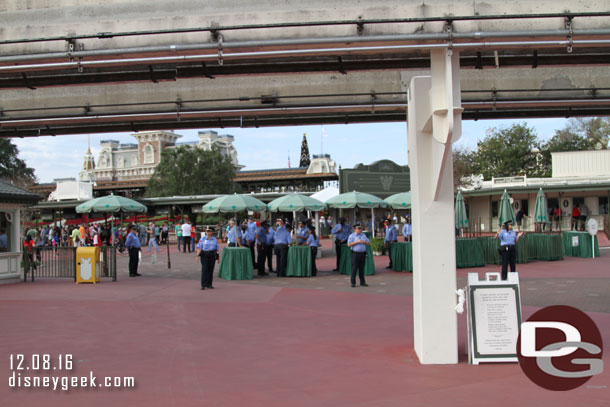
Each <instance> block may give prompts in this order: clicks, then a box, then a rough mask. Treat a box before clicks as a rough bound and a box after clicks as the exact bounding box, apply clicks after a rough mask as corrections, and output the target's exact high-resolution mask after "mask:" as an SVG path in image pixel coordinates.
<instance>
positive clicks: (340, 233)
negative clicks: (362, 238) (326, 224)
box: [330, 218, 352, 271]
mask: <svg viewBox="0 0 610 407" xmlns="http://www.w3.org/2000/svg"><path fill="white" fill-rule="evenodd" d="M351 231H352V227H351V226H350V225H349V224H346V223H345V218H339V223H337V224H336V225H335V227H333V228H332V230H331V231H330V233H331V234H333V235H335V252H336V254H337V267H336V268H335V269H334V270H333V271H337V270H339V262H340V260H341V245H343V244H345V243H346V242H347V238H348V237H349V235H350V233H351Z"/></svg>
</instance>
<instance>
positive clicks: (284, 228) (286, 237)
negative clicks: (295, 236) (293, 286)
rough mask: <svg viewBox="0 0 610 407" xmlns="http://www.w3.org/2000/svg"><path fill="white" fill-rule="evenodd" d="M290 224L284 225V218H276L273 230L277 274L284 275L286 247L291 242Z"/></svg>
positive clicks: (286, 256) (286, 261)
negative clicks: (275, 227)
mask: <svg viewBox="0 0 610 407" xmlns="http://www.w3.org/2000/svg"><path fill="white" fill-rule="evenodd" d="M289 228H290V225H286V224H285V222H284V219H282V218H279V219H278V220H277V229H276V231H275V255H276V258H277V276H278V277H286V265H287V263H288V247H289V246H290V245H291V244H292V236H290V229H289Z"/></svg>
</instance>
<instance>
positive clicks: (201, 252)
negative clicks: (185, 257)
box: [197, 228, 220, 290]
mask: <svg viewBox="0 0 610 407" xmlns="http://www.w3.org/2000/svg"><path fill="white" fill-rule="evenodd" d="M205 233H206V235H205V236H203V237H202V238H201V239H199V243H197V257H198V258H199V261H200V262H201V289H202V290H205V289H206V288H207V289H213V288H214V286H213V285H212V279H213V278H214V261H219V256H218V250H220V248H219V247H218V239H216V237H215V236H214V229H212V228H207V229H206V230H205Z"/></svg>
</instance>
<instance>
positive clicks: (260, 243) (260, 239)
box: [255, 221, 271, 276]
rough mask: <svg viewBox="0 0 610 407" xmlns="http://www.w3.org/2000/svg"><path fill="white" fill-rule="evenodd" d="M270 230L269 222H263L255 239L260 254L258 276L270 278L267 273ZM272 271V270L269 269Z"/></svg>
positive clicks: (257, 230)
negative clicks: (266, 263)
mask: <svg viewBox="0 0 610 407" xmlns="http://www.w3.org/2000/svg"><path fill="white" fill-rule="evenodd" d="M268 230H269V223H268V222H267V221H263V222H262V223H261V226H260V227H259V228H257V229H256V233H255V238H256V249H257V252H258V257H257V258H258V262H257V268H258V275H259V276H268V275H269V274H268V273H265V260H266V259H267V231H268ZM269 270H271V269H269Z"/></svg>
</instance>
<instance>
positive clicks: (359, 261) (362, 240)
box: [347, 223, 370, 287]
mask: <svg viewBox="0 0 610 407" xmlns="http://www.w3.org/2000/svg"><path fill="white" fill-rule="evenodd" d="M354 230H355V232H354V233H352V234H351V235H349V237H348V238H347V247H349V248H350V249H351V250H352V256H351V260H352V275H351V283H352V287H356V272H358V277H359V278H360V285H361V286H363V287H368V284H367V283H366V282H365V281H364V265H365V263H366V246H368V245H369V244H370V241H369V238H368V237H366V235H365V234H364V233H362V226H360V224H359V223H356V224H355V225H354Z"/></svg>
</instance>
